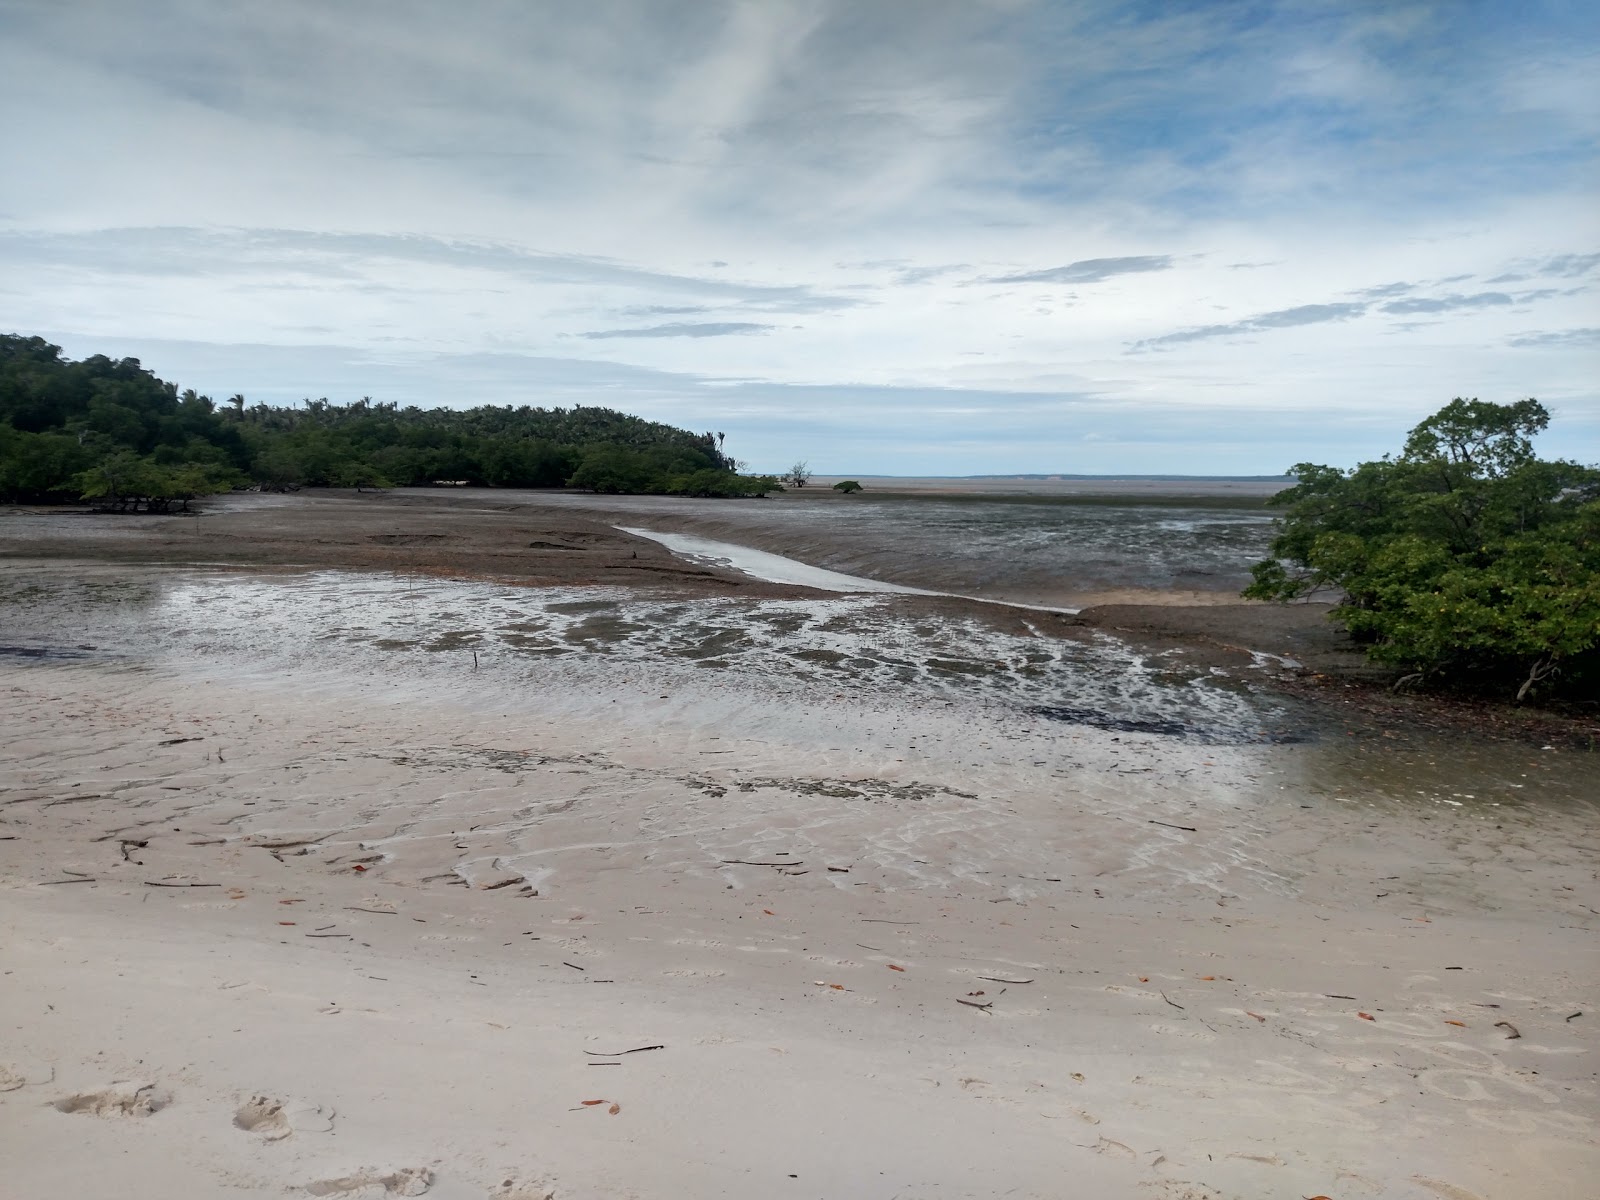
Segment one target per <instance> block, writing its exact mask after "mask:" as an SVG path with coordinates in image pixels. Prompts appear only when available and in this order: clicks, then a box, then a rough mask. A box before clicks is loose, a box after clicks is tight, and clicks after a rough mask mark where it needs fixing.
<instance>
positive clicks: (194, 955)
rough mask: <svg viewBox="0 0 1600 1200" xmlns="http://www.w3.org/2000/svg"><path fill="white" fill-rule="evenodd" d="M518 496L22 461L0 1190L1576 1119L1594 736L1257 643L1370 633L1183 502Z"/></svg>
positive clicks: (353, 1187)
mask: <svg viewBox="0 0 1600 1200" xmlns="http://www.w3.org/2000/svg"><path fill="white" fill-rule="evenodd" d="M530 495H531V494H525V495H523V496H515V495H513V496H507V495H504V494H497V493H487V492H474V493H472V494H470V495H468V494H462V495H450V494H441V495H427V494H422V493H411V494H399V495H388V496H381V497H363V496H356V495H354V494H351V495H349V496H345V497H326V498H323V497H316V498H312V497H303V496H291V497H278V496H248V497H240V498H235V499H232V500H230V501H228V502H226V503H224V504H221V505H218V506H217V507H216V508H214V509H213V510H212V511H210V512H208V513H206V514H205V515H202V516H199V517H170V518H133V519H121V520H119V519H114V518H103V517H95V516H83V517H72V516H63V515H55V514H49V513H43V514H28V513H14V514H10V515H8V516H7V517H5V518H4V519H3V520H0V554H3V555H4V557H3V559H0V616H3V618H4V630H5V634H4V636H3V637H0V728H3V729H4V731H5V742H6V746H7V750H6V753H5V760H6V764H7V771H6V779H5V782H4V788H3V791H0V839H5V840H0V922H3V927H4V962H3V965H0V969H3V970H5V971H6V973H7V974H6V976H5V978H6V982H7V986H6V987H5V988H4V989H3V990H0V1021H3V1022H4V1027H5V1028H6V1030H7V1031H8V1036H7V1038H6V1040H5V1045H4V1047H3V1048H0V1089H4V1090H3V1091H0V1146H3V1149H4V1154H5V1160H6V1162H7V1177H8V1188H10V1189H14V1190H15V1192H16V1194H18V1195H19V1196H49V1195H102V1194H117V1195H124V1196H130V1197H147V1196H148V1197H157V1196H161V1197H166V1196H172V1195H239V1196H258V1195H259V1196H281V1195H323V1196H327V1195H339V1196H353V1197H378V1196H385V1195H402V1196H405V1195H424V1194H426V1195H429V1196H440V1197H447V1198H465V1197H473V1198H478V1197H502V1198H505V1200H529V1198H533V1197H546V1196H551V1197H560V1198H562V1200H572V1198H577V1197H594V1198H599V1197H622V1196H637V1197H657V1196H663V1197H679V1196H683V1197H689V1196H695V1197H699V1196H729V1197H743V1196H767V1195H777V1196H795V1197H884V1198H886V1200H887V1198H889V1197H907V1198H910V1197H927V1198H929V1200H933V1198H947V1197H988V1196H996V1195H1015V1196H1026V1197H1041V1198H1043V1197H1059V1196H1078V1195H1081V1196H1086V1197H1089V1196H1093V1197H1124V1196H1127V1197H1155V1198H1158V1200H1220V1198H1228V1200H1233V1198H1238V1200H1253V1198H1255V1197H1268V1196H1274V1197H1276V1196H1302V1197H1314V1196H1328V1197H1332V1198H1334V1200H1346V1198H1350V1197H1362V1198H1368V1197H1372V1198H1377V1197H1382V1198H1387V1197H1397V1198H1408V1200H1435V1198H1437V1197H1444V1198H1446V1200H1512V1198H1515V1200H1521V1198H1524V1197H1527V1198H1543V1197H1549V1198H1552V1200H1554V1198H1556V1197H1567V1196H1576V1195H1579V1194H1582V1186H1581V1181H1583V1180H1585V1179H1587V1178H1590V1177H1592V1176H1593V1174H1594V1172H1595V1171H1596V1170H1597V1169H1600V1145H1597V1140H1596V1136H1595V1133H1594V1130H1595V1127H1596V1122H1595V1118H1596V1116H1597V1115H1600V1086H1597V1083H1596V1077H1595V1071H1594V1066H1593V1056H1594V1054H1595V1052H1596V1049H1597V1046H1596V1040H1597V1039H1596V1034H1595V1033H1594V1029H1595V1022H1596V1020H1597V1019H1600V1018H1597V1016H1596V1014H1595V1013H1594V1012H1593V1010H1592V1005H1593V1000H1592V997H1593V994H1594V982H1595V979H1596V977H1597V971H1596V962H1595V958H1594V953H1593V932H1594V927H1595V921H1596V913H1595V912H1594V909H1593V908H1592V907H1591V902H1592V900H1593V896H1594V879H1595V853H1596V847H1597V844H1600V842H1597V838H1600V795H1597V789H1596V787H1595V784H1594V771H1593V767H1592V755H1590V754H1587V753H1585V752H1583V751H1582V750H1580V749H1575V748H1572V747H1570V746H1567V745H1565V744H1562V745H1556V744H1550V745H1548V746H1546V745H1544V744H1541V743H1539V742H1538V741H1532V742H1529V741H1526V740H1523V741H1517V740H1504V739H1501V740H1491V739H1487V738H1482V737H1473V736H1471V735H1470V734H1452V733H1450V732H1440V731H1436V730H1423V729H1417V728H1411V727H1406V726H1404V725H1402V724H1395V725H1389V724H1386V723H1381V722H1377V721H1374V720H1373V719H1371V718H1370V717H1368V716H1361V715H1357V714H1350V713H1344V712H1341V711H1338V710H1337V709H1336V708H1333V707H1331V706H1329V705H1325V704H1317V703H1310V702H1307V701H1305V700H1304V699H1302V698H1298V697H1297V696H1295V695H1293V694H1291V692H1289V691H1285V690H1282V689H1278V688H1275V687H1274V686H1272V683H1273V680H1274V678H1275V677H1276V676H1277V675H1278V674H1282V673H1287V672H1290V671H1292V670H1297V669H1298V670H1303V669H1304V668H1303V667H1299V668H1297V667H1293V666H1291V665H1290V664H1291V663H1301V662H1304V661H1312V660H1313V659H1315V656H1318V655H1321V656H1323V658H1322V659H1315V660H1316V661H1327V662H1329V663H1330V664H1331V663H1334V662H1342V661H1345V660H1347V659H1348V657H1349V655H1350V651H1349V649H1348V647H1342V646H1340V645H1339V644H1337V643H1336V642H1334V641H1331V640H1328V639H1327V638H1326V637H1325V636H1324V634H1323V633H1322V632H1321V630H1322V629H1323V626H1322V624H1321V622H1320V612H1319V611H1314V610H1308V611H1307V612H1306V613H1304V614H1293V619H1288V618H1281V617H1280V618H1271V619H1269V618H1266V617H1257V616H1253V615H1251V613H1250V607H1251V606H1243V605H1236V604H1234V603H1232V600H1231V596H1227V595H1225V594H1224V591H1223V589H1221V588H1215V587H1214V588H1211V589H1210V590H1209V594H1208V595H1207V596H1206V597H1205V599H1207V600H1210V601H1212V603H1210V604H1205V605H1200V606H1196V605H1194V604H1192V603H1185V599H1186V593H1187V592H1191V591H1196V590H1202V591H1203V590H1206V589H1203V588H1202V589H1196V588H1191V587H1183V586H1178V587H1172V586H1166V587H1162V586H1155V585H1156V584H1161V583H1166V584H1170V583H1173V582H1178V583H1180V584H1181V583H1185V582H1188V583H1193V582H1196V580H1194V579H1190V576H1191V575H1195V574H1196V573H1197V572H1198V571H1199V570H1201V569H1202V568H1203V569H1207V570H1209V569H1211V568H1210V567H1209V566H1206V564H1205V562H1204V561H1202V560H1191V559H1183V560H1181V561H1180V560H1178V559H1174V560H1173V564H1174V565H1172V566H1171V568H1170V569H1166V568H1163V569H1164V570H1166V574H1165V575H1164V576H1162V578H1160V579H1135V580H1132V581H1129V580H1122V579H1118V578H1114V577H1110V576H1108V577H1106V578H1097V579H1093V580H1089V581H1087V583H1086V584H1085V585H1083V586H1081V587H1078V588H1076V590H1075V589H1074V588H1071V587H1060V588H1046V587H1044V586H1043V585H1042V584H1041V583H1040V582H1039V580H1037V579H1033V578H1028V577H1026V576H1025V575H1005V576H1004V577H1001V576H999V575H994V576H989V577H982V576H980V575H979V574H978V573H976V572H975V571H974V572H973V573H972V574H970V575H968V576H966V577H962V578H958V579H956V580H955V581H954V585H953V586H951V587H950V588H949V589H948V590H949V591H952V592H956V593H957V594H956V595H953V596H952V595H937V596H923V595H916V594H897V593H853V592H821V591H816V590H812V589H808V588H805V587H802V586H799V585H796V584H792V583H785V582H773V581H770V580H761V579H756V578H752V577H751V576H749V575H747V574H743V573H741V572H739V571H737V570H734V569H732V568H731V567H729V566H726V565H721V564H719V562H718V561H716V560H715V559H714V558H685V557H683V556H681V555H674V554H673V553H672V552H671V551H670V550H669V549H668V548H667V547H665V546H663V545H661V544H660V543H659V542H656V541H653V540H650V539H648V538H643V537H637V536H632V535H629V534H627V533H624V532H622V531H621V530H619V529H618V528H617V526H618V525H629V526H632V527H647V526H651V525H653V526H654V527H655V528H657V529H665V528H666V526H667V525H668V524H669V522H668V521H667V520H666V519H664V518H662V517H661V516H660V512H662V511H666V508H665V506H657V507H656V508H655V509H651V508H650V506H649V505H646V504H643V503H635V502H627V501H621V502H619V501H614V500H607V499H604V498H598V499H593V500H590V501H587V502H584V503H573V502H569V501H568V500H567V499H564V498H557V499H556V500H554V501H545V500H540V499H538V498H536V497H534V498H528V497H529V496H530ZM908 502H913V501H908ZM818 503H820V504H829V503H833V501H832V500H822V501H819V502H818ZM641 509H644V510H646V511H644V512H643V515H641V511H640V510H641ZM680 511H685V510H680ZM687 511H688V515H686V516H680V517H679V518H677V519H676V520H674V521H672V522H670V523H671V524H672V525H673V526H674V527H675V529H676V531H677V532H680V533H683V534H686V535H688V534H695V535H698V536H701V537H704V538H720V539H721V540H722V541H724V542H727V543H730V544H731V543H736V542H738V541H739V540H740V536H743V537H744V538H745V540H746V541H747V542H753V541H754V539H755V538H756V537H761V538H765V539H766V540H765V541H764V542H761V543H757V544H759V545H760V547H761V548H762V549H764V550H767V551H769V552H771V553H778V554H781V553H784V552H786V551H787V552H790V553H793V551H794V550H795V549H796V543H797V541H798V540H800V539H801V538H802V537H803V538H809V539H812V540H813V541H821V540H825V537H826V536H827V535H826V531H823V532H818V528H817V527H818V522H817V521H816V520H814V519H810V518H807V519H803V520H796V521H795V522H794V531H789V532H786V531H785V529H784V528H780V526H781V523H782V521H783V520H785V519H786V518H784V517H782V516H780V517H777V518H770V517H763V516H760V514H761V512H762V511H763V510H760V509H749V510H743V509H735V508H732V507H730V508H728V509H726V510H724V511H725V512H726V513H727V514H728V515H726V516H715V515H712V516H706V515H702V514H701V513H700V512H699V510H687ZM743 511H749V512H752V513H754V514H756V515H754V516H743V515H740V513H741V512H743ZM817 511H822V510H820V509H819V510H817ZM758 518H759V521H760V522H762V524H760V527H759V529H758V528H757V525H756V524H755V523H756V522H757V520H758ZM1163 519H1166V518H1163ZM1183 519H1184V520H1191V519H1192V518H1190V517H1184V518H1183ZM1207 519H1208V520H1209V518H1207ZM741 529H742V530H744V531H745V532H744V533H743V534H742V535H741V534H740V533H739V531H740V530H741ZM752 529H756V533H754V534H752V533H750V530H752ZM761 530H765V531H766V532H765V533H762V532H761ZM867 536H868V531H867V530H866V528H865V527H864V526H861V527H860V528H859V529H858V528H857V527H856V526H845V527H841V532H839V534H838V535H837V539H836V544H835V549H834V550H832V551H829V552H827V554H806V555H799V556H797V557H801V558H803V560H804V561H806V562H810V563H813V564H815V565H817V566H821V567H826V568H829V569H832V570H843V569H845V568H847V567H850V566H851V565H853V564H854V563H855V562H856V561H857V560H858V559H859V557H860V556H861V555H862V554H863V549H862V547H863V546H864V545H865V544H866V538H867ZM1008 536H1009V535H1008ZM1217 536H1218V537H1219V538H1221V539H1223V543H1224V544H1231V543H1229V542H1227V539H1228V538H1231V537H1232V536H1233V534H1231V533H1230V532H1229V531H1228V530H1227V529H1223V530H1222V531H1221V533H1219V534H1218V535H1217ZM913 550H915V548H913ZM919 553H920V552H919ZM1174 553H1177V552H1174ZM1183 553H1189V552H1188V551H1183ZM830 555H832V556H836V557H829V556H830ZM824 559H826V561H824ZM972 561H976V560H975V559H974V560H972ZM920 562H921V560H920V559H919V557H918V553H913V552H911V551H906V552H904V553H902V554H901V555H900V557H899V558H896V559H895V560H894V561H893V562H892V563H890V564H889V565H890V567H892V570H888V569H886V570H885V571H884V572H883V573H882V574H880V575H879V576H878V577H879V578H883V577H884V576H888V575H894V576H895V578H893V579H890V580H889V582H893V583H897V584H899V585H901V586H904V587H922V586H923V585H926V584H927V583H929V582H930V577H929V576H928V574H927V568H925V567H923V566H921V565H920ZM985 583H986V584H988V585H989V588H990V590H991V591H992V592H993V593H995V594H994V595H985V594H983V593H981V592H980V593H977V594H976V596H974V595H973V594H972V588H971V586H970V585H973V584H985ZM938 590H946V589H938ZM1113 595H1115V596H1119V597H1120V598H1122V599H1123V600H1124V601H1127V600H1133V601H1136V602H1135V603H1127V604H1124V605H1123V606H1122V607H1120V608H1113V607H1108V606H1106V605H1104V604H1103V603H1101V604H1099V605H1097V604H1095V603H1094V601H1096V600H1101V601H1104V599H1105V598H1107V597H1111V596H1113ZM1085 600H1087V601H1089V602H1090V603H1087V604H1084V603H1080V602H1082V601H1085ZM996 601H998V602H996ZM1051 602H1053V603H1051ZM1071 609H1082V610H1083V611H1077V612H1073V611H1068V610H1071ZM1162 609H1165V610H1167V611H1168V613H1169V615H1168V616H1167V617H1165V618H1161V617H1160V610H1162ZM1235 610H1238V611H1237V612H1235ZM1270 611H1281V610H1270ZM1230 614H1231V615H1230ZM1119 629H1121V630H1122V635H1121V636H1118V635H1117V631H1118V630H1119ZM1296 654H1298V655H1300V657H1299V658H1296V657H1294V655H1296Z"/></svg>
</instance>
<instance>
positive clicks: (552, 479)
mask: <svg viewBox="0 0 1600 1200" xmlns="http://www.w3.org/2000/svg"><path fill="white" fill-rule="evenodd" d="M734 466H735V464H734V463H733V461H732V460H731V459H729V458H728V457H726V456H725V455H724V454H723V450H722V437H721V435H719V434H714V433H690V432H688V431H686V430H683V429H676V428H674V427H672V426H670V425H663V424H660V423H659V422H655V421H646V420H643V419H641V418H639V417H634V416H629V415H628V414H626V413H620V412H615V411H613V410H611V409H608V408H589V407H586V406H579V407H576V408H551V409H546V408H530V407H526V406H524V407H521V408H511V407H505V408H495V407H481V408H471V409H464V410H455V409H442V408H430V409H423V408H398V407H396V406H395V405H393V404H377V403H373V402H372V401H370V400H368V399H362V400H359V401H357V402H356V403H354V404H345V405H339V404H330V403H329V402H328V401H327V400H307V401H305V402H304V403H303V406H302V407H298V408H273V407H269V406H268V405H265V404H255V405H247V404H246V402H245V399H244V397H243V396H232V397H230V398H229V399H228V400H226V401H224V402H222V403H221V404H217V403H215V402H213V401H212V399H211V398H210V397H208V396H201V395H197V394H196V393H195V392H194V391H193V390H186V391H182V392H180V391H179V390H178V386H177V384H174V383H168V382H166V381H164V380H162V379H158V378H157V377H156V376H155V375H153V374H152V373H151V372H150V371H148V370H146V369H145V368H144V367H143V366H141V365H140V363H139V360H138V359H134V358H124V359H120V360H114V359H110V358H106V357H105V356H103V355H94V356H93V357H90V358H86V359H83V360H82V361H78V362H75V361H72V360H70V359H65V358H62V357H61V348H60V347H59V346H53V345H51V344H50V343H49V342H47V341H45V340H44V339H43V338H37V337H20V336H15V335H0V502H9V503H15V502H18V501H27V502H41V501H61V500H75V499H79V498H87V499H98V500H100V501H102V502H105V503H109V504H111V505H112V506H115V507H126V508H139V507H144V508H147V509H157V510H159V509H163V508H165V507H167V505H168V504H169V503H171V502H173V501H186V500H187V499H189V498H190V497H192V496H195V495H201V494H205V493H207V492H215V491H220V490H226V489H227V488H230V487H239V486H247V485H249V484H251V483H255V484H258V485H262V486H266V487H273V488H294V487H300V486H305V485H310V486H340V487H368V486H372V487H382V486H388V485H417V484H428V483H434V482H437V481H442V480H448V481H461V482H466V483H472V484H485V485H490V486H501V487H579V488H587V489H589V490H593V491H606V492H660V493H676V494H686V495H702V496H703V495H760V494H764V493H765V492H766V491H770V490H775V489H776V488H777V486H778V485H777V481H776V480H773V479H770V478H767V477H759V478H752V477H749V476H743V475H739V474H736V473H735V471H734Z"/></svg>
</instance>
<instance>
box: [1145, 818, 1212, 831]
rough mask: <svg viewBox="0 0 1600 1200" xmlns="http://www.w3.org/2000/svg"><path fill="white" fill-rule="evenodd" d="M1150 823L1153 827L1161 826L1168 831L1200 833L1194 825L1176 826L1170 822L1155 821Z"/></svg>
mask: <svg viewBox="0 0 1600 1200" xmlns="http://www.w3.org/2000/svg"><path fill="white" fill-rule="evenodd" d="M1149 823H1150V824H1151V825H1160V826H1162V827H1164V828H1166V829H1181V830H1183V831H1184V832H1185V833H1199V832H1200V831H1199V830H1198V829H1196V828H1195V827H1194V826H1193V825H1174V824H1172V823H1171V822H1170V821H1154V820H1152V821H1151V822H1149Z"/></svg>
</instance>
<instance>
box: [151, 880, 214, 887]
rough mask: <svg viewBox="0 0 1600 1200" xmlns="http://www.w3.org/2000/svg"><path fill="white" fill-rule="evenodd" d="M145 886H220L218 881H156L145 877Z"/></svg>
mask: <svg viewBox="0 0 1600 1200" xmlns="http://www.w3.org/2000/svg"><path fill="white" fill-rule="evenodd" d="M144 885H145V887H221V886H222V885H221V884H220V883H157V882H155V881H153V880H149V879H146V880H145V881H144Z"/></svg>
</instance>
